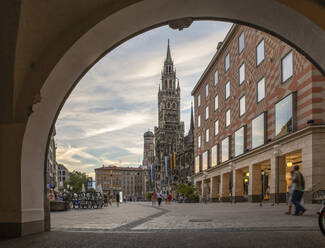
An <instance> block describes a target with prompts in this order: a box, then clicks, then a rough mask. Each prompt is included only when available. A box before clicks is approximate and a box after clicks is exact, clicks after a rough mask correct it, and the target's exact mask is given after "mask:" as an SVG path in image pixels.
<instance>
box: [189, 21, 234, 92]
mask: <svg viewBox="0 0 325 248" xmlns="http://www.w3.org/2000/svg"><path fill="white" fill-rule="evenodd" d="M239 26H240V25H238V24H233V25H232V26H231V28H230V30H229V31H228V33H227V35H226V37H225V38H224V39H223V41H222V42H223V43H222V45H221V47H220V48H219V49H218V50H217V51H216V53H215V54H214V55H213V58H212V59H211V61H210V62H209V64H208V66H207V67H206V68H205V70H204V72H203V73H202V75H201V77H200V79H199V80H198V82H197V83H196V85H195V86H194V88H193V90H192V92H191V95H192V96H194V94H195V92H196V91H197V90H198V88H199V86H200V85H201V84H202V82H203V80H204V79H205V77H206V76H207V74H208V72H209V71H210V69H211V67H212V66H213V65H214V62H215V61H216V60H217V59H218V58H219V56H220V54H221V53H222V52H223V51H224V50H225V49H226V48H227V46H228V44H229V42H230V38H231V37H232V36H233V34H234V33H235V31H237V29H238V28H239Z"/></svg>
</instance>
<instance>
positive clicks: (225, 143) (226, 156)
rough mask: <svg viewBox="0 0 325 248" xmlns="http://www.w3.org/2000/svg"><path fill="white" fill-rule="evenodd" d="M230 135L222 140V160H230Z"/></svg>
mask: <svg viewBox="0 0 325 248" xmlns="http://www.w3.org/2000/svg"><path fill="white" fill-rule="evenodd" d="M229 145H230V144H229V137H227V138H225V139H223V140H222V143H221V161H222V162H225V161H227V160H229Z"/></svg>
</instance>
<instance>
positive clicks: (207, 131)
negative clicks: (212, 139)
mask: <svg viewBox="0 0 325 248" xmlns="http://www.w3.org/2000/svg"><path fill="white" fill-rule="evenodd" d="M208 142H209V129H207V130H205V143H208Z"/></svg>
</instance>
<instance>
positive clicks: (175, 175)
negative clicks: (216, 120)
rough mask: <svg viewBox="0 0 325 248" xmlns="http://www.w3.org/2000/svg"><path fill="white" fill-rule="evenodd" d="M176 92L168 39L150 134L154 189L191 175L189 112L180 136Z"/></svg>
mask: <svg viewBox="0 0 325 248" xmlns="http://www.w3.org/2000/svg"><path fill="white" fill-rule="evenodd" d="M176 83H177V84H176ZM180 93H181V89H180V86H179V81H178V79H177V77H176V69H175V68H174V63H173V60H172V57H171V52H170V47H169V41H168V46H167V55H166V59H165V61H164V65H163V69H162V73H161V84H159V92H158V126H157V127H155V135H154V136H155V161H154V164H155V167H154V170H155V171H154V185H153V187H154V188H155V189H156V190H167V189H170V188H171V185H177V184H179V183H182V182H188V181H189V180H190V177H191V176H192V175H193V174H194V120H193V111H192V116H191V117H192V118H191V126H190V130H189V133H188V135H187V136H185V138H184V122H182V121H181V114H180ZM166 161H167V162H166ZM166 164H168V165H167V166H166Z"/></svg>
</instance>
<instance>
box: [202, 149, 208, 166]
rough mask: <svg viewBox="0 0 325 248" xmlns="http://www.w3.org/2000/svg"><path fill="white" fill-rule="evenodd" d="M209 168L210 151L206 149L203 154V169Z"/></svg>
mask: <svg viewBox="0 0 325 248" xmlns="http://www.w3.org/2000/svg"><path fill="white" fill-rule="evenodd" d="M206 169H208V152H207V151H205V152H204V153H203V155H202V170H203V171H204V170H206Z"/></svg>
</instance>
